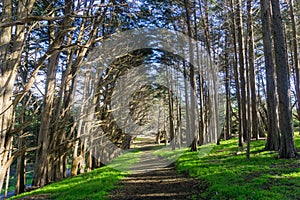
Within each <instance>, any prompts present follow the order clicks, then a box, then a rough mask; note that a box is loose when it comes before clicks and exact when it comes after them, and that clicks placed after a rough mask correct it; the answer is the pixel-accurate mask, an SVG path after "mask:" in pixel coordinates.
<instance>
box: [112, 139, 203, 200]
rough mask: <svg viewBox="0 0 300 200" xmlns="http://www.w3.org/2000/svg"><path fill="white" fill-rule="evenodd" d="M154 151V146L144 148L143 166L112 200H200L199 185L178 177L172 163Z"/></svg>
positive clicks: (122, 183)
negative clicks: (156, 154)
mask: <svg viewBox="0 0 300 200" xmlns="http://www.w3.org/2000/svg"><path fill="white" fill-rule="evenodd" d="M152 149H153V146H152V145H147V146H146V147H143V148H141V150H142V151H143V152H142V153H141V154H140V155H139V158H140V160H139V162H138V163H137V164H135V165H134V166H133V167H132V168H131V174H130V175H129V176H127V177H125V178H124V179H123V180H121V181H120V182H119V184H118V186H117V188H116V189H114V190H113V191H112V192H111V193H110V195H109V198H110V200H148V199H161V200H171V199H172V200H181V199H182V200H183V199H193V197H194V199H197V198H195V197H197V194H199V192H200V191H201V190H200V185H199V181H197V180H195V179H193V178H190V177H187V176H186V175H183V174H178V173H177V172H176V170H175V168H174V165H173V164H172V163H170V161H167V160H165V159H163V158H160V157H157V156H153V155H152V152H153V150H152Z"/></svg>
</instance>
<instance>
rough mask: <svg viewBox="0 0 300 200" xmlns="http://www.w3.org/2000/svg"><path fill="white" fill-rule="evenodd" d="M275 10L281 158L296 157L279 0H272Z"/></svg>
mask: <svg viewBox="0 0 300 200" xmlns="http://www.w3.org/2000/svg"><path fill="white" fill-rule="evenodd" d="M271 3H272V11H273V26H274V31H273V36H274V48H275V61H276V74H277V93H278V99H279V129H280V136H281V137H280V151H279V156H280V158H294V157H296V155H297V152H296V150H295V144H294V135H293V128H292V113H291V107H290V98H289V76H288V74H289V70H288V59H287V57H286V47H285V39H284V31H283V25H282V19H281V12H280V5H279V0H271Z"/></svg>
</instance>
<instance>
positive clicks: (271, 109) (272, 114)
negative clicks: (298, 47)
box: [260, 0, 279, 151]
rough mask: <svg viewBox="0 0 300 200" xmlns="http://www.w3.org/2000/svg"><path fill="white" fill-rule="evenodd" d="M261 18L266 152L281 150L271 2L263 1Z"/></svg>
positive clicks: (261, 3)
mask: <svg viewBox="0 0 300 200" xmlns="http://www.w3.org/2000/svg"><path fill="white" fill-rule="evenodd" d="M260 5H261V17H262V31H263V43H264V56H265V69H266V81H267V109H268V117H267V118H268V139H267V143H266V148H265V149H266V150H275V151H277V150H279V135H278V128H277V112H276V110H277V107H276V104H277V103H276V95H275V94H276V91H275V72H274V63H273V55H272V40H271V27H270V25H271V19H270V17H271V13H270V1H269V0H261V1H260Z"/></svg>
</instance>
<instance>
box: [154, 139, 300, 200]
mask: <svg viewBox="0 0 300 200" xmlns="http://www.w3.org/2000/svg"><path fill="white" fill-rule="evenodd" d="M295 143H296V146H297V149H299V148H300V137H299V135H298V134H295ZM264 145H265V141H263V140H260V141H253V142H251V158H250V160H247V159H246V154H245V152H244V151H240V150H239V149H238V147H237V140H236V139H232V140H228V141H222V142H221V145H219V146H214V147H213V148H211V147H210V146H207V145H206V146H203V147H200V148H199V152H189V151H187V149H181V150H177V151H175V152H174V151H173V152H172V151H169V152H167V151H163V152H159V151H156V152H155V154H156V155H160V156H165V157H167V158H172V157H173V156H174V155H175V154H178V153H183V155H181V156H180V158H179V159H178V160H177V162H176V167H177V170H178V171H179V172H183V173H188V174H189V175H190V176H192V177H197V178H198V179H199V181H200V182H201V186H200V188H199V193H200V194H199V196H198V197H197V198H195V199H270V200H271V199H272V200H273V199H280V200H282V199H299V197H300V161H299V160H297V159H277V156H278V154H277V152H270V151H263V149H264ZM203 148H204V149H203ZM207 150H211V151H210V152H207ZM184 152H185V153H184Z"/></svg>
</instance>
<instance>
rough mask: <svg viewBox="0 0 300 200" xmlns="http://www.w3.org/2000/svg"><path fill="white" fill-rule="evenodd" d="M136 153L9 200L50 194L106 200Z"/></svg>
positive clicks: (60, 198)
mask: <svg viewBox="0 0 300 200" xmlns="http://www.w3.org/2000/svg"><path fill="white" fill-rule="evenodd" d="M138 153H139V152H138V151H134V152H131V153H127V154H123V155H121V156H120V157H119V158H117V159H116V160H115V161H114V162H113V163H111V164H110V165H109V166H105V167H102V168H99V169H96V170H93V171H91V172H88V173H85V174H81V175H78V176H76V177H72V178H67V179H65V180H62V181H60V182H57V183H52V184H50V185H47V186H45V187H43V188H40V189H37V190H33V191H31V192H27V193H24V194H21V195H19V196H16V197H12V198H10V200H11V199H18V198H21V197H24V196H32V195H38V194H51V198H53V199H57V200H73V199H106V197H105V196H106V195H107V194H108V193H109V191H110V190H112V189H113V188H114V187H115V185H116V183H117V182H118V181H119V180H120V179H122V178H123V177H124V176H126V174H127V173H126V171H127V172H128V171H129V168H130V166H132V165H133V164H134V163H135V162H137V161H138V158H137V154H138ZM116 169H118V170H116Z"/></svg>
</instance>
